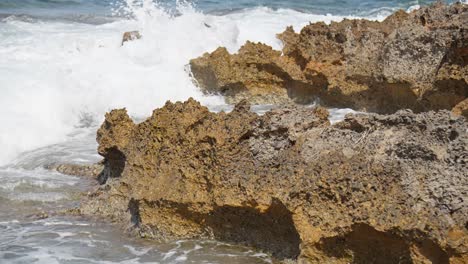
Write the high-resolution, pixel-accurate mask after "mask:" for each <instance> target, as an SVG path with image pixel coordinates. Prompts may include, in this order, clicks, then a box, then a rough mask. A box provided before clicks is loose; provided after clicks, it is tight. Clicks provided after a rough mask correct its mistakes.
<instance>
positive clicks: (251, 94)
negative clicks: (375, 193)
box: [190, 3, 468, 113]
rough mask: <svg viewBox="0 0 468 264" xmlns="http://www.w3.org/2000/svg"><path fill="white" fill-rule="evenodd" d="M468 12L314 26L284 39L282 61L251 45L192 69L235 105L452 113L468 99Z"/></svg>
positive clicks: (438, 10) (434, 9)
mask: <svg viewBox="0 0 468 264" xmlns="http://www.w3.org/2000/svg"><path fill="white" fill-rule="evenodd" d="M467 32H468V5H466V4H462V3H458V4H453V5H450V6H448V5H443V4H440V3H438V4H434V5H433V6H430V7H426V8H422V9H420V10H417V11H414V12H412V13H410V14H408V13H406V12H403V11H398V12H396V13H395V14H393V15H391V16H390V17H388V18H387V19H385V20H384V21H382V22H376V21H368V20H349V19H345V20H343V21H342V22H339V23H336V22H332V23H331V24H330V25H326V24H325V23H323V22H320V23H314V24H310V25H308V26H306V27H304V28H303V29H302V30H301V31H300V32H299V33H296V32H294V29H293V28H292V27H288V28H287V29H286V31H285V32H283V33H281V34H278V38H279V39H280V40H282V42H283V43H284V48H283V50H282V54H280V53H279V52H276V51H273V50H272V49H271V48H270V47H268V46H266V45H264V44H260V43H258V44H254V43H250V42H248V43H247V44H246V45H245V46H244V47H242V48H241V49H240V51H239V52H238V54H232V55H231V54H229V53H228V52H227V51H226V50H225V49H224V48H220V49H218V50H217V51H215V52H213V53H211V54H205V55H203V56H202V57H200V58H197V59H193V60H191V61H190V65H191V68H192V71H193V75H194V78H195V80H196V81H198V85H199V86H200V88H201V89H202V90H203V91H205V92H207V93H219V94H222V95H225V96H226V100H227V101H228V102H238V101H240V100H242V99H248V100H249V101H250V102H252V103H278V102H282V101H286V100H293V101H295V102H298V103H310V102H312V101H314V100H316V99H320V101H321V102H322V103H323V104H324V105H328V106H332V107H351V108H354V109H357V110H367V111H373V112H380V113H393V112H395V111H397V110H399V109H405V108H409V109H412V110H413V111H416V112H421V111H428V110H438V109H447V110H451V109H452V108H453V107H454V106H455V105H457V104H458V103H460V102H461V101H463V100H464V99H465V98H466V97H467V95H468V66H467V63H468V46H467V45H468V44H467V43H468V34H467Z"/></svg>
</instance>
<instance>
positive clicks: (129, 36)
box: [121, 31, 141, 46]
mask: <svg viewBox="0 0 468 264" xmlns="http://www.w3.org/2000/svg"><path fill="white" fill-rule="evenodd" d="M137 39H141V34H140V32H139V31H129V32H125V33H124V34H123V37H122V44H121V45H122V46H123V44H124V43H125V42H127V41H133V40H137Z"/></svg>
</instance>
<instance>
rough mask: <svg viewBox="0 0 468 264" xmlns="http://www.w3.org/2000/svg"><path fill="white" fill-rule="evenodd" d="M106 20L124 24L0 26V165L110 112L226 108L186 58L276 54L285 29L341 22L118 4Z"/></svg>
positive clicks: (288, 14) (12, 22) (146, 0)
mask: <svg viewBox="0 0 468 264" xmlns="http://www.w3.org/2000/svg"><path fill="white" fill-rule="evenodd" d="M114 12H116V13H118V14H120V15H123V16H124V18H122V19H120V20H118V21H115V22H112V23H107V24H101V25H92V24H86V23H77V22H73V23H71V22H69V21H68V22H66V21H63V22H60V21H42V22H41V21H35V22H28V21H24V20H18V19H14V18H9V19H4V20H3V21H2V22H1V23H0V36H1V37H0V65H1V66H0V84H1V96H0V107H1V111H0V120H2V125H1V126H0V146H1V147H2V151H1V152H0V165H2V164H7V163H8V162H9V161H11V160H12V159H13V158H14V157H15V156H17V155H18V153H20V152H23V151H27V150H32V149H35V148H38V147H42V146H45V145H49V144H52V143H58V142H61V141H64V140H66V139H67V138H68V135H69V134H70V133H72V132H73V131H75V130H76V129H77V127H82V126H83V124H85V125H86V124H87V125H90V120H91V121H92V120H94V122H95V123H100V122H101V121H102V118H103V116H104V113H105V112H106V111H109V110H110V109H113V108H122V107H127V109H128V111H129V112H130V114H131V115H133V116H138V117H143V116H147V115H149V114H150V113H151V111H152V109H154V108H156V107H159V106H161V105H163V104H164V103H165V102H166V101H167V100H172V101H176V100H185V99H187V98H188V97H194V98H196V99H197V100H200V101H201V102H202V103H203V104H205V105H220V104H224V100H223V99H222V98H220V97H217V96H204V95H202V94H201V92H200V91H199V90H198V89H197V88H196V87H195V86H194V84H193V83H192V80H191V78H190V75H189V73H188V72H187V67H186V65H187V63H188V62H189V60H190V59H192V58H195V57H198V56H200V55H202V54H203V53H205V52H210V51H213V50H214V49H216V48H217V47H219V46H224V47H227V48H228V50H230V51H231V52H235V51H236V50H237V49H238V48H239V47H240V46H241V45H242V44H243V43H245V41H246V40H252V41H261V42H264V43H266V44H269V45H271V46H273V47H274V48H276V49H280V48H281V43H280V42H279V40H277V39H276V38H275V34H276V33H278V32H281V31H283V30H284V28H285V27H286V26H288V25H293V26H294V28H296V29H300V28H301V27H303V26H305V25H306V24H308V23H309V22H316V21H325V22H330V21H332V20H335V21H336V20H340V19H342V17H337V16H332V15H313V14H306V13H300V12H296V11H293V10H288V9H279V10H272V9H269V8H265V7H259V8H253V9H248V10H243V11H239V12H236V13H231V14H227V15H223V16H216V15H207V14H203V13H201V12H199V11H197V10H196V9H195V8H194V7H193V6H192V5H190V4H188V3H187V2H184V1H179V2H178V3H177V5H176V7H175V11H174V10H172V11H168V10H166V9H164V8H163V7H162V6H161V5H160V4H158V2H153V1H151V0H125V2H124V3H123V4H122V5H120V6H116V7H115V9H114ZM206 25H210V26H209V27H207V26H206ZM132 30H139V31H140V32H141V34H142V35H143V38H142V39H140V40H138V41H133V42H127V43H125V44H124V45H123V46H121V38H122V34H123V32H125V31H132ZM83 117H86V118H85V119H86V120H82V119H83Z"/></svg>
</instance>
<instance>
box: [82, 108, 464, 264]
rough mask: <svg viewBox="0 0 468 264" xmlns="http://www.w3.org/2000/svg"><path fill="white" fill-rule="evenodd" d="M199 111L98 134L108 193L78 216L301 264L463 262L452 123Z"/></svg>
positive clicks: (127, 123) (434, 115)
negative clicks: (241, 248)
mask: <svg viewBox="0 0 468 264" xmlns="http://www.w3.org/2000/svg"><path fill="white" fill-rule="evenodd" d="M249 109H250V107H249V105H248V104H247V103H246V102H245V101H243V102H241V103H240V104H238V105H237V106H236V107H235V109H234V110H233V111H232V112H230V113H223V112H221V113H212V112H210V111H209V110H208V109H207V108H206V107H204V106H201V105H200V104H199V103H198V102H196V101H194V100H191V99H190V100H188V101H186V102H177V103H170V102H168V103H167V104H166V105H165V106H164V107H162V108H160V109H156V110H155V111H154V112H153V114H152V116H151V117H150V118H148V119H147V120H146V121H144V122H142V123H139V124H135V123H134V122H133V121H132V120H131V119H130V118H129V116H128V115H127V113H126V111H125V109H121V110H114V111H112V112H110V113H108V114H107V115H106V120H105V122H104V124H103V125H102V126H101V128H100V129H99V131H98V137H97V139H98V143H99V153H100V154H101V155H102V156H103V157H104V158H105V161H104V164H105V168H104V172H103V175H107V178H106V179H105V180H106V182H105V183H104V184H103V185H102V186H101V187H100V188H99V189H98V190H97V191H96V192H95V193H93V194H91V195H89V197H87V198H86V199H85V201H84V202H83V205H82V207H81V213H83V214H87V215H93V216H103V217H107V218H108V219H111V220H112V221H115V222H117V223H120V224H122V225H123V226H125V227H126V228H128V229H129V230H131V231H133V232H135V233H137V234H138V235H140V236H143V237H148V238H153V239H158V240H171V239H180V238H184V239H189V238H213V239H217V240H221V241H229V242H234V243H240V244H246V245H250V246H254V247H256V248H259V249H262V250H264V251H266V252H269V253H271V254H272V255H273V256H274V257H275V258H277V259H279V260H286V259H292V260H297V261H298V262H300V263H398V262H399V263H430V262H431V261H432V263H463V261H465V262H466V261H467V260H468V256H467V250H468V248H467V245H468V243H467V238H468V236H467V234H468V231H467V226H466V224H467V223H466V219H467V216H468V210H467V208H468V207H467V201H466V192H467V186H468V180H467V177H466V175H467V164H468V156H467V144H468V135H467V123H466V121H465V119H464V118H463V117H457V116H455V115H452V114H451V113H450V112H449V111H440V112H427V113H421V114H414V113H413V112H411V111H409V110H405V111H399V112H397V113H395V114H393V115H387V116H384V115H377V114H366V115H364V114H358V115H348V116H347V117H346V118H345V120H344V121H342V122H339V123H336V124H334V125H330V123H329V121H328V119H327V116H328V112H327V110H325V109H323V108H306V107H301V106H294V105H292V106H288V107H285V108H280V109H276V110H272V111H270V112H268V113H266V114H265V115H263V116H258V115H256V114H254V113H252V112H250V110H249Z"/></svg>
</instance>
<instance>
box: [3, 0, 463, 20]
mask: <svg viewBox="0 0 468 264" xmlns="http://www.w3.org/2000/svg"><path fill="white" fill-rule="evenodd" d="M133 2H138V1H133ZM155 2H156V1H155ZM176 2H177V1H173V0H172V1H168V0H165V1H157V3H158V4H159V5H161V6H164V7H166V8H168V9H171V8H174V7H175V5H176ZM178 2H181V1H178ZM185 2H187V3H190V4H192V5H193V6H194V7H195V8H196V9H198V10H200V11H203V12H207V13H221V14H222V13H226V12H232V11H238V10H242V9H247V8H254V7H258V6H263V7H270V8H272V9H293V10H296V11H301V12H310V13H316V14H326V13H330V14H334V15H359V16H369V15H375V14H382V13H389V12H392V11H394V10H396V9H404V10H406V9H408V8H410V7H412V6H416V5H421V6H423V5H427V4H430V3H431V2H433V1H430V0H364V1H361V0H292V1H285V0H196V1H185ZM448 2H454V1H448ZM123 3H124V1H123V0H2V1H0V13H12V12H13V13H24V14H42V15H54V14H95V15H112V13H113V12H112V10H113V9H114V8H116V7H118V6H121V5H122V4H123Z"/></svg>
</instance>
